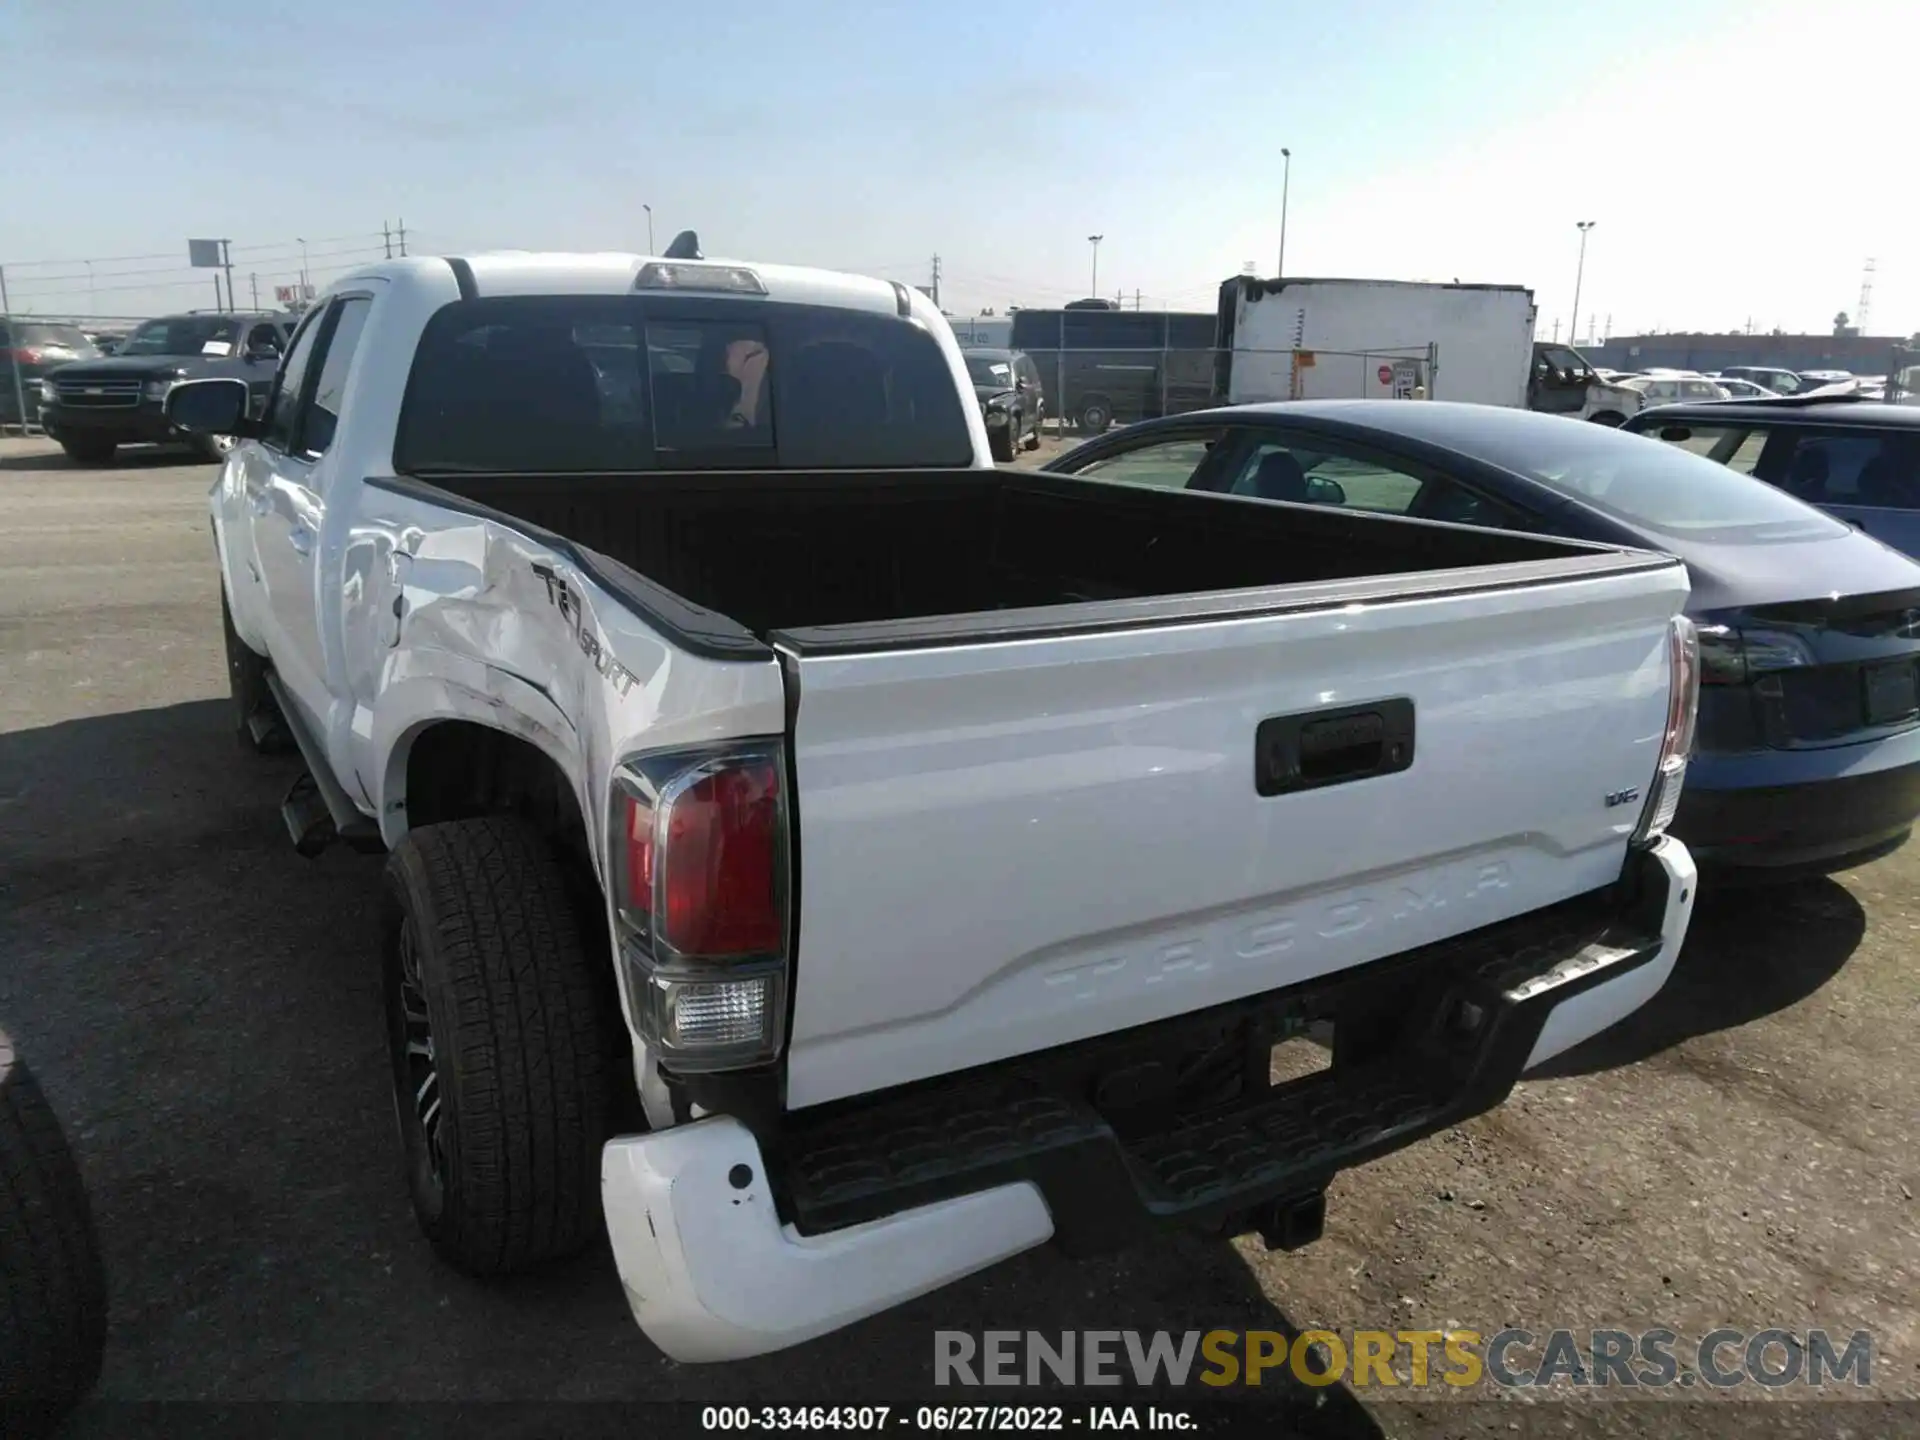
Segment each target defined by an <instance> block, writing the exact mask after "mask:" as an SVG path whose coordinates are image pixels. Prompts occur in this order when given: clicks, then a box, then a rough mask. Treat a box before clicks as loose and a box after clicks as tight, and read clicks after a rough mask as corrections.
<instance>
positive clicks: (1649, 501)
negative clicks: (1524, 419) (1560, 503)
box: [1474, 421, 1847, 544]
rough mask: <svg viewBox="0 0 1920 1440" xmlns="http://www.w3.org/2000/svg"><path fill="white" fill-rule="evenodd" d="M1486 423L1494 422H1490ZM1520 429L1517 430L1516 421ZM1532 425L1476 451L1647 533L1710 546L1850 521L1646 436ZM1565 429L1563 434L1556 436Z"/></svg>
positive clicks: (1833, 531) (1841, 529) (1828, 530)
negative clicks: (1830, 514)
mask: <svg viewBox="0 0 1920 1440" xmlns="http://www.w3.org/2000/svg"><path fill="white" fill-rule="evenodd" d="M1489 428H1492V427H1489ZM1516 428H1519V427H1516ZM1548 428H1549V427H1546V426H1536V425H1528V426H1525V427H1523V429H1524V433H1520V434H1514V435H1511V436H1503V437H1500V438H1497V439H1495V440H1493V441H1491V442H1488V441H1486V440H1484V439H1476V442H1475V445H1474V450H1475V452H1476V453H1478V454H1480V455H1482V456H1484V457H1485V458H1486V459H1488V460H1491V461H1493V462H1494V463H1495V464H1496V465H1502V466H1505V467H1506V468H1507V469H1509V470H1514V471H1517V472H1519V473H1520V474H1522V475H1528V476H1531V477H1532V478H1533V479H1535V480H1538V481H1539V482H1540V483H1541V484H1542V485H1545V486H1546V487H1547V488H1548V489H1550V490H1555V491H1558V492H1559V493H1560V494H1563V495H1565V496H1567V497H1569V498H1571V499H1575V500H1580V501H1583V502H1585V503H1586V504H1588V505H1591V506H1592V507H1593V508H1594V509H1596V510H1598V511H1600V512H1602V513H1603V514H1606V515H1611V516H1612V517H1614V518H1615V519H1617V520H1620V521H1622V522H1624V523H1625V524H1627V525H1630V526H1633V527H1635V528H1638V529H1641V530H1645V531H1647V532H1648V533H1650V534H1653V535H1660V536H1667V537H1670V538H1672V539H1675V540H1703V541H1711V542H1714V543H1723V542H1739V541H1749V542H1752V543H1756V544H1759V543H1766V542H1770V541H1780V540H1817V539H1822V538H1824V537H1827V536H1833V535H1844V534H1846V533H1847V527H1846V526H1845V525H1843V524H1841V523H1840V522H1839V521H1837V520H1834V519H1832V518H1830V517H1828V516H1826V515H1823V514H1821V513H1820V512H1819V511H1818V510H1815V509H1814V508H1813V507H1812V506H1810V505H1803V504H1801V502H1800V501H1798V500H1795V499H1793V498H1792V497H1791V496H1788V495H1784V494H1782V493H1781V492H1780V491H1778V490H1776V489H1774V488H1773V487H1772V486H1771V485H1767V484H1763V483H1762V482H1760V481H1758V480H1755V479H1753V478H1751V477H1750V476H1746V475H1741V474H1739V473H1737V472H1736V471H1733V470H1730V469H1728V468H1727V467H1726V466H1725V465H1721V464H1716V463H1715V462H1714V461H1712V460H1708V459H1705V458H1703V457H1702V456H1699V455H1696V454H1693V453H1691V452H1690V451H1687V450H1684V449H1682V448H1680V447H1679V446H1678V445H1676V444H1668V443H1666V442H1664V441H1661V440H1656V439H1654V438H1652V436H1650V435H1648V436H1643V435H1632V434H1628V433H1626V432H1624V431H1621V430H1615V429H1612V428H1611V427H1609V426H1605V425H1583V424H1577V423H1574V422H1571V421H1566V422H1561V423H1559V424H1556V425H1554V426H1553V427H1551V428H1552V431H1553V433H1548ZM1562 432H1564V433H1562Z"/></svg>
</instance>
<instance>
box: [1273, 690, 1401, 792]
mask: <svg viewBox="0 0 1920 1440" xmlns="http://www.w3.org/2000/svg"><path fill="white" fill-rule="evenodd" d="M1413 729H1414V724H1413V702H1412V701H1411V700H1408V699H1405V698H1397V699H1392V700H1376V701H1375V702H1373V703H1372V704H1370V705H1348V706H1342V707H1341V708H1339V709H1336V710H1309V711H1307V712H1306V713H1305V714H1301V715H1276V716H1274V717H1273V718H1272V719H1270V720H1262V721H1261V722H1260V725H1259V728H1258V729H1257V730H1256V731H1255V732H1254V757H1253V764H1254V773H1253V786H1254V790H1255V791H1256V792H1257V793H1259V794H1261V795H1268V796H1271V795H1285V794H1288V793H1290V792H1292V791H1296V790H1318V789H1320V788H1321V787H1322V786H1326V785H1344V784H1347V783H1349V782H1350V781H1354V780H1364V779H1367V778H1368V777H1369V776H1374V775H1392V774H1395V773H1397V772H1399V771H1401V770H1405V769H1406V768H1407V767H1408V766H1410V765H1412V764H1413V742H1414V734H1413Z"/></svg>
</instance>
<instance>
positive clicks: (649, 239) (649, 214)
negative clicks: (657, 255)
mask: <svg viewBox="0 0 1920 1440" xmlns="http://www.w3.org/2000/svg"><path fill="white" fill-rule="evenodd" d="M640 208H641V209H642V210H644V211H646V212H647V254H649V255H651V254H653V207H652V206H651V205H642V206H641V207H640Z"/></svg>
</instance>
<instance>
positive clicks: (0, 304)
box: [0, 265, 27, 435]
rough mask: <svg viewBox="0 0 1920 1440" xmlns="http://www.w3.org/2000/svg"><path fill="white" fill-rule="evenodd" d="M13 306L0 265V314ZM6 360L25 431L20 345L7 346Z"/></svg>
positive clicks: (4, 271) (8, 312)
mask: <svg viewBox="0 0 1920 1440" xmlns="http://www.w3.org/2000/svg"><path fill="white" fill-rule="evenodd" d="M12 314H13V306H12V304H10V303H9V302H8V300H7V267H6V266H4V265H0V316H11V315H12ZM7 360H8V361H9V363H10V367H11V369H12V370H13V403H14V404H15V405H17V406H19V407H20V433H21V434H22V435H24V434H26V433H27V387H26V386H25V384H23V383H22V382H21V379H20V347H19V345H17V344H9V345H8V346H7Z"/></svg>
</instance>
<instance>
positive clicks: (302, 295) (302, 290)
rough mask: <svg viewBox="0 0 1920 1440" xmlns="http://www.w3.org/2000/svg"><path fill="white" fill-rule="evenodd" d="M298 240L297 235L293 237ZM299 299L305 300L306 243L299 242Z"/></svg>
mask: <svg viewBox="0 0 1920 1440" xmlns="http://www.w3.org/2000/svg"><path fill="white" fill-rule="evenodd" d="M293 238H294V239H296V240H300V237H299V236H298V235H296V236H294V237H293ZM300 298H301V299H302V300H304V299H306V298H307V242H306V241H304V240H300Z"/></svg>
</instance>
